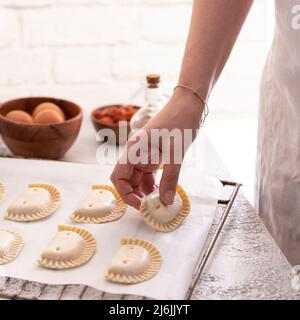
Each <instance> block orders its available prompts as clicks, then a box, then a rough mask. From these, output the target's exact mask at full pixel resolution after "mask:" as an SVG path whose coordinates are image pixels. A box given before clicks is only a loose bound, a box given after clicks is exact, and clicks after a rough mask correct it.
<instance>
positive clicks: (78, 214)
mask: <svg viewBox="0 0 300 320" xmlns="http://www.w3.org/2000/svg"><path fill="white" fill-rule="evenodd" d="M126 208H127V205H126V204H125V203H124V202H123V200H122V199H121V197H120V195H119V194H118V192H117V191H116V190H115V188H113V187H111V186H106V185H94V186H92V190H91V191H90V192H89V194H88V196H87V197H86V199H85V200H84V201H83V203H82V204H81V206H80V207H79V208H78V209H77V210H76V211H75V212H74V213H73V214H72V215H71V219H72V220H73V221H74V222H84V223H105V222H110V221H114V220H117V219H119V218H121V217H122V216H123V214H124V213H125V211H126Z"/></svg>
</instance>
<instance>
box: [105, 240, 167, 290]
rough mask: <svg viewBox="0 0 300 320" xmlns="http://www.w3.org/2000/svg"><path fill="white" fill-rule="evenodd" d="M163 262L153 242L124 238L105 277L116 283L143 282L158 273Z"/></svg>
mask: <svg viewBox="0 0 300 320" xmlns="http://www.w3.org/2000/svg"><path fill="white" fill-rule="evenodd" d="M161 262H162V258H161V255H160V253H159V251H158V250H157V249H156V247H155V246H154V245H153V244H152V243H150V242H148V241H145V240H140V239H135V238H123V239H121V246H120V247H119V249H118V251H117V252H116V254H115V256H114V258H113V259H112V262H111V265H110V267H109V268H108V271H107V273H106V276H105V277H106V279H107V280H108V281H111V282H116V283H125V284H132V283H138V282H143V281H146V280H149V279H151V278H153V277H154V276H155V275H156V274H157V273H158V271H159V268H160V265H161Z"/></svg>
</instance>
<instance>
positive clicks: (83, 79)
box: [0, 0, 272, 117]
mask: <svg viewBox="0 0 300 320" xmlns="http://www.w3.org/2000/svg"><path fill="white" fill-rule="evenodd" d="M224 1H225V0H224ZM266 1H272V0H256V2H255V5H254V7H253V10H252V12H251V14H250V16H249V18H248V20H247V23H246V25H245V27H244V29H243V31H242V34H241V36H240V38H239V40H238V43H237V46H236V48H235V50H234V52H233V55H232V57H231V59H230V61H229V63H228V65H227V67H226V69H225V71H224V74H223V75H222V77H221V79H220V82H219V84H218V86H217V88H216V90H215V92H214V94H213V96H212V98H211V114H212V116H223V115H225V116H229V117H232V116H253V115H255V114H256V110H257V88H258V84H259V77H260V73H261V69H262V66H263V62H264V58H265V55H266V49H267V48H266V42H267V35H266V23H265V21H266V16H267V14H268V12H267V10H266ZM191 4H192V0H0V70H1V72H0V101H3V100H6V99H11V98H14V97H17V96H24V95H55V96H60V97H64V98H69V99H71V100H72V99H73V100H75V101H78V102H79V103H80V104H81V105H82V106H83V107H85V108H91V107H94V106H97V105H101V104H103V103H109V102H117V101H118V102H119V101H126V102H128V101H127V99H128V97H129V96H130V95H131V94H132V92H134V91H135V89H136V88H137V87H138V86H139V81H140V80H141V79H142V78H143V77H144V75H145V74H146V73H148V72H158V73H160V74H161V75H162V78H163V79H164V85H165V88H166V90H165V91H168V92H170V90H171V88H172V87H173V86H174V85H175V83H176V81H177V77H178V72H179V68H180V63H181V58H182V54H183V49H184V42H185V38H186V34H187V30H188V26H189V19H190V14H191ZM245 97H247V98H246V99H245Z"/></svg>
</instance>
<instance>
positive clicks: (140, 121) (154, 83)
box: [130, 74, 163, 136]
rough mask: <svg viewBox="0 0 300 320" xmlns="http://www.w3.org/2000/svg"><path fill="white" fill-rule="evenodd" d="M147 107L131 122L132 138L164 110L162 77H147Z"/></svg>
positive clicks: (137, 113) (138, 112) (140, 110)
mask: <svg viewBox="0 0 300 320" xmlns="http://www.w3.org/2000/svg"><path fill="white" fill-rule="evenodd" d="M146 81H147V84H146V90H145V105H144V106H143V107H141V108H140V109H139V110H138V111H137V112H136V113H135V114H134V115H133V117H132V118H131V120H130V130H131V132H130V136H133V135H134V134H135V133H136V132H137V131H138V130H140V129H141V128H143V127H144V126H145V124H146V123H147V122H148V121H149V120H150V119H151V118H153V117H154V116H155V115H156V114H157V113H158V112H159V111H160V110H161V108H162V105H163V95H162V91H161V85H160V75H158V74H149V75H147V76H146Z"/></svg>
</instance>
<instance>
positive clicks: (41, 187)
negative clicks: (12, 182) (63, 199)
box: [5, 184, 60, 221]
mask: <svg viewBox="0 0 300 320" xmlns="http://www.w3.org/2000/svg"><path fill="white" fill-rule="evenodd" d="M59 203H60V193H59V191H58V190H57V189H56V188H55V187H53V186H51V185H49V184H29V185H28V188H27V190H26V191H25V192H24V193H23V194H22V195H21V196H20V197H19V198H18V199H17V200H16V201H15V202H14V203H13V204H11V205H10V206H9V207H8V209H7V212H6V214H5V218H6V219H8V220H13V221H35V220H40V219H44V218H46V217H48V216H49V215H51V214H52V213H53V212H54V211H55V210H56V209H57V207H58V206H59Z"/></svg>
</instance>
